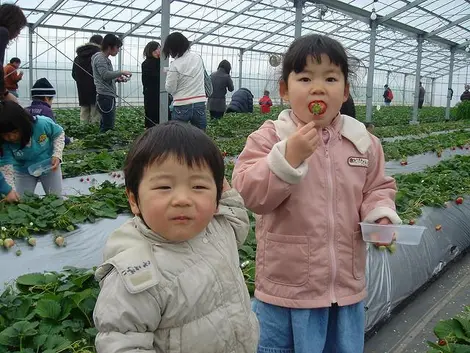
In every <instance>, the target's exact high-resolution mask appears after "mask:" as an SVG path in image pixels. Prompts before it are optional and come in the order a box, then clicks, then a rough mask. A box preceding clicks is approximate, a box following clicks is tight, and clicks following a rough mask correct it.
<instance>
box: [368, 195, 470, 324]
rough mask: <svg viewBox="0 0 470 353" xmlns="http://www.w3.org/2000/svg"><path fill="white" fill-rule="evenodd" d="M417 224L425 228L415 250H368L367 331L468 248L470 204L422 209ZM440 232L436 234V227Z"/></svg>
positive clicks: (405, 246)
mask: <svg viewBox="0 0 470 353" xmlns="http://www.w3.org/2000/svg"><path fill="white" fill-rule="evenodd" d="M417 224H419V225H422V226H425V227H427V229H426V230H425V231H424V234H423V237H422V239H421V244H420V245H417V246H410V245H400V244H397V251H396V252H395V253H394V254H390V253H389V252H388V251H379V250H378V249H375V248H372V247H370V248H369V253H368V259H367V271H366V274H367V280H368V294H369V296H368V298H367V302H366V308H367V312H366V330H367V331H368V330H370V329H371V328H372V327H373V326H374V325H375V324H377V323H378V322H380V321H381V320H383V319H385V318H387V317H388V316H389V315H390V313H391V311H392V310H393V309H394V308H395V307H396V306H397V305H398V304H400V303H401V302H402V301H403V300H404V299H406V298H407V297H409V296H410V295H411V294H412V293H413V292H414V291H416V290H417V289H419V288H420V287H421V286H422V285H423V284H425V283H426V282H428V281H429V280H430V279H431V278H432V277H433V276H434V275H436V274H438V273H439V272H440V271H441V270H442V269H443V268H444V267H445V266H446V265H447V264H448V263H449V261H451V260H452V259H454V258H455V257H456V256H457V255H458V254H460V253H461V252H462V251H464V250H465V249H467V248H468V247H469V246H470V203H469V202H465V201H464V203H463V204H462V205H456V204H455V203H450V206H449V207H448V208H443V209H436V208H428V207H426V208H424V209H423V215H422V216H421V217H420V218H419V220H418V221H417ZM438 224H440V225H442V230H440V231H436V229H435V226H436V225H438Z"/></svg>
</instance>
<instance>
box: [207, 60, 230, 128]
mask: <svg viewBox="0 0 470 353" xmlns="http://www.w3.org/2000/svg"><path fill="white" fill-rule="evenodd" d="M231 70H232V66H231V65H230V63H229V62H228V61H227V60H222V61H221V62H220V64H219V67H218V68H217V71H216V72H213V73H212V74H211V81H212V89H213V90H212V94H211V96H210V97H209V100H208V101H207V107H208V110H209V112H210V113H211V118H212V119H220V118H222V117H223V116H224V113H225V109H226V105H225V95H226V94H227V90H228V91H229V92H233V81H232V78H231V77H230V71H231Z"/></svg>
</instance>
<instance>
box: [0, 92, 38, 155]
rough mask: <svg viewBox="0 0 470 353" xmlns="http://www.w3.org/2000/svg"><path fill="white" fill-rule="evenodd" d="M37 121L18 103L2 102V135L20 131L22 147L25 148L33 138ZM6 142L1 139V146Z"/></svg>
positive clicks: (0, 127) (0, 118)
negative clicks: (34, 125) (34, 124)
mask: <svg viewBox="0 0 470 353" xmlns="http://www.w3.org/2000/svg"><path fill="white" fill-rule="evenodd" d="M34 121H35V119H34V118H33V116H32V115H31V114H29V113H28V112H27V111H26V110H25V109H24V108H23V107H21V106H20V105H19V104H18V103H15V102H12V101H2V102H0V134H4V133H8V132H12V131H15V130H18V131H20V133H21V141H20V146H21V148H24V147H25V146H26V145H27V144H28V143H29V140H31V136H33V123H34ZM4 142H5V141H4V140H3V139H2V138H1V137H0V146H1V145H2V144H3V143H4Z"/></svg>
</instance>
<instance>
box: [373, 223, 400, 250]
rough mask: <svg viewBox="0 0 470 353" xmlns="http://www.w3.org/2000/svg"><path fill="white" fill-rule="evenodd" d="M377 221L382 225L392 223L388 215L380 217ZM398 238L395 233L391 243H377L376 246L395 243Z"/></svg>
mask: <svg viewBox="0 0 470 353" xmlns="http://www.w3.org/2000/svg"><path fill="white" fill-rule="evenodd" d="M375 223H377V224H380V225H387V224H392V222H391V221H390V219H388V218H387V217H383V218H380V219H378V220H376V221H375ZM395 240H396V237H395V234H394V235H393V238H392V242H391V243H376V244H375V246H389V245H390V244H393V243H394V242H395Z"/></svg>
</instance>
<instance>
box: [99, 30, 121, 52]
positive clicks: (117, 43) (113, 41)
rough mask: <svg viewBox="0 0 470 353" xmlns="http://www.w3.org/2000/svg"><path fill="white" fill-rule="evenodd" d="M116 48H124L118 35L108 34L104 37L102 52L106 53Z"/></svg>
mask: <svg viewBox="0 0 470 353" xmlns="http://www.w3.org/2000/svg"><path fill="white" fill-rule="evenodd" d="M114 47H118V48H120V47H122V40H121V39H119V37H117V36H116V35H114V34H111V33H108V34H107V35H105V36H104V38H103V42H101V50H102V51H106V50H108V49H111V48H114Z"/></svg>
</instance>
